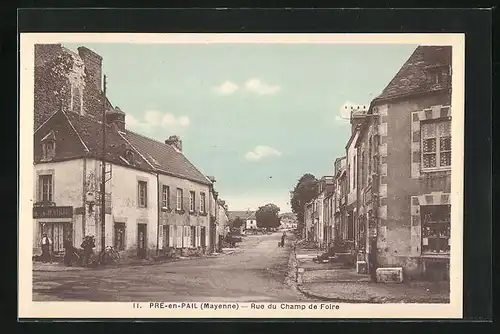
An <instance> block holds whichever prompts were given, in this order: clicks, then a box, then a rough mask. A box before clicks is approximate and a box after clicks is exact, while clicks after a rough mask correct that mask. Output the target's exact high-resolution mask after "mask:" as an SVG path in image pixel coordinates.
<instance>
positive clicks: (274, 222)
mask: <svg viewBox="0 0 500 334" xmlns="http://www.w3.org/2000/svg"><path fill="white" fill-rule="evenodd" d="M279 212H280V208H279V207H278V206H276V205H275V204H272V203H269V204H266V205H264V206H261V207H259V209H258V210H257V212H256V213H255V219H256V220H257V226H258V227H260V228H273V227H279V226H280V217H279Z"/></svg>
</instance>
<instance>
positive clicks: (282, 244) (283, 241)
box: [281, 232, 286, 247]
mask: <svg viewBox="0 0 500 334" xmlns="http://www.w3.org/2000/svg"><path fill="white" fill-rule="evenodd" d="M285 238H286V232H283V235H282V236H281V247H285Z"/></svg>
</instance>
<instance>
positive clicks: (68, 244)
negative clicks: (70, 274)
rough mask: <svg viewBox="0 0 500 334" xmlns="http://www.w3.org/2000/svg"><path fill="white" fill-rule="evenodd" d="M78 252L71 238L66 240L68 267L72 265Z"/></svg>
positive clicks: (65, 259)
mask: <svg viewBox="0 0 500 334" xmlns="http://www.w3.org/2000/svg"><path fill="white" fill-rule="evenodd" d="M75 252H76V249H75V247H74V246H73V243H72V242H71V241H70V240H69V239H65V240H64V264H65V265H66V266H67V267H71V264H72V262H73V256H74V254H75Z"/></svg>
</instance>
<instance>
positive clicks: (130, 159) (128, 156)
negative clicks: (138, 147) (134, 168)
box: [125, 150, 134, 165]
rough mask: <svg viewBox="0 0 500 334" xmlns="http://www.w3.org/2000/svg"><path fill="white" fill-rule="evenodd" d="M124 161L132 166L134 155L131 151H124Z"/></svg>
mask: <svg viewBox="0 0 500 334" xmlns="http://www.w3.org/2000/svg"><path fill="white" fill-rule="evenodd" d="M125 159H126V160H127V162H128V163H129V164H131V165H133V164H134V153H133V152H132V151H131V150H126V151H125Z"/></svg>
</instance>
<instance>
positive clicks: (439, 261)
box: [412, 192, 451, 280]
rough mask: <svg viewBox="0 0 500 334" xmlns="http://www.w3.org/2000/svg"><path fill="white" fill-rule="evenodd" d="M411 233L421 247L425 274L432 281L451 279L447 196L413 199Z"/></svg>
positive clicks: (444, 194) (448, 198)
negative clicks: (412, 230) (413, 230)
mask: <svg viewBox="0 0 500 334" xmlns="http://www.w3.org/2000/svg"><path fill="white" fill-rule="evenodd" d="M412 212H413V218H412V224H413V226H412V228H414V229H415V232H412V234H413V236H414V239H413V240H415V242H417V244H416V245H415V246H414V247H415V248H417V249H418V248H420V263H421V269H422V274H423V277H424V278H425V279H429V280H449V275H450V244H451V242H450V240H451V239H450V236H451V205H450V195H449V194H448V193H441V192H436V193H429V194H424V195H421V196H414V197H412Z"/></svg>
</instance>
